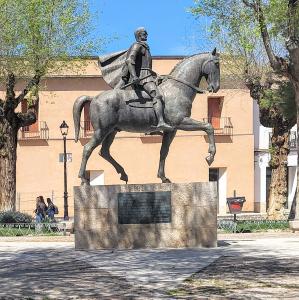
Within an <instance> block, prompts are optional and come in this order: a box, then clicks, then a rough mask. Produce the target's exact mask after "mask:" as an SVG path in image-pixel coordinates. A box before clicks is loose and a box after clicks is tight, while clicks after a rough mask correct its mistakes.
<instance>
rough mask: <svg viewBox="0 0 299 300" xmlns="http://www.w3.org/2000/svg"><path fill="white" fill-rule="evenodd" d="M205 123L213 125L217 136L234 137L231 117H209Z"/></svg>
mask: <svg viewBox="0 0 299 300" xmlns="http://www.w3.org/2000/svg"><path fill="white" fill-rule="evenodd" d="M203 121H204V122H208V123H210V124H212V126H213V128H214V134H215V135H229V136H232V135H233V128H234V127H233V124H232V121H231V117H209V118H204V119H203Z"/></svg>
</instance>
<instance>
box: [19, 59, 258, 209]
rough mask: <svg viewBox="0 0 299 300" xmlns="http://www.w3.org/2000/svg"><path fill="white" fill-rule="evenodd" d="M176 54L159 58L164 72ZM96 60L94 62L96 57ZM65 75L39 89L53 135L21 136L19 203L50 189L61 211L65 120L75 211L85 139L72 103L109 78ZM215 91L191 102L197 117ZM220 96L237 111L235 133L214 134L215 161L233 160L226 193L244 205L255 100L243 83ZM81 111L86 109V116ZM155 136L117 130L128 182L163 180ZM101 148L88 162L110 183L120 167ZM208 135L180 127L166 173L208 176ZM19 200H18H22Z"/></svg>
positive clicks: (179, 177)
mask: <svg viewBox="0 0 299 300" xmlns="http://www.w3.org/2000/svg"><path fill="white" fill-rule="evenodd" d="M176 62H177V60H167V59H165V60H155V61H154V68H155V69H156V70H157V71H158V72H159V73H160V74H166V73H169V71H170V70H171V69H172V68H173V66H174V65H175V64H176ZM93 67H95V64H93ZM91 73H92V74H91V77H82V78H76V77H61V78H55V77H54V78H47V79H46V82H45V85H44V88H43V89H42V91H41V94H40V106H39V120H40V121H46V122H47V125H48V127H49V134H50V139H49V140H48V141H20V142H19V147H18V162H17V192H18V195H19V196H18V199H17V207H18V205H19V206H20V209H21V210H22V211H27V212H29V213H31V212H32V211H33V209H34V205H35V197H36V196H38V195H40V194H42V195H44V197H51V195H52V191H54V200H55V202H56V203H57V205H58V206H59V210H60V213H61V215H62V214H63V163H61V162H59V153H62V152H63V142H62V137H61V133H60V130H59V125H60V124H61V122H62V121H63V120H65V121H66V122H67V123H68V125H69V126H70V128H69V134H68V141H67V152H69V153H72V162H69V163H68V192H69V196H70V198H69V206H70V215H72V214H73V198H72V194H73V192H72V187H73V186H75V185H79V184H80V181H79V179H78V178H77V174H78V170H79V167H80V163H81V155H82V150H83V147H82V145H83V144H84V143H85V142H86V140H84V141H80V142H78V143H77V144H76V143H75V142H74V140H73V138H74V127H73V120H72V106H73V103H74V101H75V99H76V98H77V97H79V96H81V95H84V94H86V95H90V96H93V95H96V94H98V93H99V91H101V90H105V89H107V88H108V87H107V85H106V84H105V82H104V81H103V79H102V78H101V77H98V76H93V77H92V75H93V74H94V70H92V71H91ZM209 96H212V95H209V94H205V95H198V96H197V97H196V99H195V101H194V104H193V110H192V117H193V118H195V119H200V118H206V117H207V98H208V97H209ZM217 96H222V97H224V101H223V107H222V114H221V116H222V117H231V120H232V124H233V127H234V129H233V131H234V134H233V136H232V137H231V138H230V137H223V136H217V137H216V145H217V154H216V158H215V162H214V163H213V165H212V166H211V167H214V168H218V167H225V168H227V196H232V195H233V190H236V191H237V193H238V195H242V196H245V197H246V200H247V202H246V205H245V208H244V209H245V210H248V211H252V210H253V204H254V199H253V197H254V180H253V172H254V169H253V168H254V151H253V150H254V145H253V124H252V122H253V102H252V100H251V98H250V96H249V93H248V92H247V91H244V90H220V91H219V92H218V94H217ZM81 117H82V116H81ZM153 139H156V140H157V139H158V140H159V138H151V137H144V138H141V137H140V135H139V134H132V133H131V134H130V133H126V132H121V133H119V134H118V135H117V137H116V139H115V141H114V143H113V145H112V147H111V153H112V155H113V156H114V157H115V159H116V160H117V161H118V162H120V164H121V165H122V166H123V167H124V168H125V170H126V172H127V174H128V176H129V183H155V182H160V180H158V178H157V177H156V174H157V169H158V161H159V151H160V147H161V143H160V142H159V141H158V142H157V141H156V142H153V143H151V142H150V141H151V140H153ZM98 151H99V149H96V150H95V151H94V152H93V154H92V155H91V157H90V159H89V162H88V165H87V169H88V170H103V171H104V177H105V184H120V183H122V182H121V181H120V179H119V174H117V173H116V172H115V170H114V169H113V167H112V166H111V165H110V164H109V163H107V162H106V161H105V160H104V159H102V158H101V157H100V156H99V155H98ZM207 152H208V143H207V140H206V138H205V134H204V133H203V132H183V131H179V132H178V134H177V136H176V138H175V139H174V141H173V144H172V145H171V148H170V152H169V155H168V158H167V162H166V175H167V176H168V177H169V178H170V179H171V180H172V181H173V182H192V181H207V180H208V169H209V168H208V165H207V163H206V162H205V157H206V156H207ZM18 200H20V203H19V201H18Z"/></svg>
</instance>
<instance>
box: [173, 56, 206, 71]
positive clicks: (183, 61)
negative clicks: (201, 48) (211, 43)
mask: <svg viewBox="0 0 299 300" xmlns="http://www.w3.org/2000/svg"><path fill="white" fill-rule="evenodd" d="M205 54H209V52H203V53H196V54H193V55H190V56H187V57H185V58H184V59H183V60H181V61H180V62H178V63H177V64H176V65H175V66H174V67H173V69H172V70H171V72H170V73H169V74H170V75H171V74H172V73H174V72H175V71H176V70H177V69H178V68H179V67H180V66H181V65H182V64H183V63H185V61H187V60H188V59H190V58H192V57H194V56H198V55H205Z"/></svg>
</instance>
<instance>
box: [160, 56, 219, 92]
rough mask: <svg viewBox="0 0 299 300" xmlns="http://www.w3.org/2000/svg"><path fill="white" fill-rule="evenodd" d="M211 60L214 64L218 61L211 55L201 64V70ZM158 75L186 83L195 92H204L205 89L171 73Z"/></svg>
mask: <svg viewBox="0 0 299 300" xmlns="http://www.w3.org/2000/svg"><path fill="white" fill-rule="evenodd" d="M211 61H212V62H214V63H215V64H216V63H219V59H218V58H215V57H214V56H211V57H210V58H209V59H208V60H206V61H205V62H204V63H203V64H202V66H201V70H203V69H204V67H205V65H206V64H207V63H209V62H211ZM159 77H160V78H162V79H163V80H164V79H172V80H175V81H177V82H180V83H183V84H184V85H187V86H188V87H190V88H192V89H193V90H194V91H196V93H198V94H204V93H205V92H206V91H205V90H202V89H200V88H198V87H197V86H195V85H193V84H191V83H189V82H187V81H185V80H183V79H179V78H176V77H173V76H171V75H161V76H159Z"/></svg>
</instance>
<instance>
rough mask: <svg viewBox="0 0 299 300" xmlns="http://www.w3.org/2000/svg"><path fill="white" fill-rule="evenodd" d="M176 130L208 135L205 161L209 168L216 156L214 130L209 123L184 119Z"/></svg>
mask: <svg viewBox="0 0 299 300" xmlns="http://www.w3.org/2000/svg"><path fill="white" fill-rule="evenodd" d="M176 128H177V129H181V130H186V131H196V130H202V131H205V132H206V133H207V135H208V139H209V156H207V157H206V161H207V163H208V165H209V166H210V165H211V164H212V162H213V161H214V157H215V154H216V146H215V137H214V128H213V126H212V125H211V124H210V123H206V122H200V121H196V120H193V119H191V118H187V117H186V118H184V119H183V121H182V122H181V124H179V125H178V126H176Z"/></svg>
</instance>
